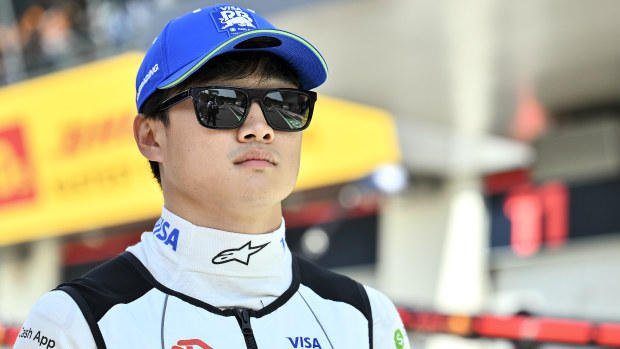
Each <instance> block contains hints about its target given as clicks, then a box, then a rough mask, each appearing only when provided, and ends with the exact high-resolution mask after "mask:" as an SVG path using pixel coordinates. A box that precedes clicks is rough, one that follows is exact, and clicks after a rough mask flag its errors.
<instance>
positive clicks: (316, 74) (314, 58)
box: [157, 29, 328, 90]
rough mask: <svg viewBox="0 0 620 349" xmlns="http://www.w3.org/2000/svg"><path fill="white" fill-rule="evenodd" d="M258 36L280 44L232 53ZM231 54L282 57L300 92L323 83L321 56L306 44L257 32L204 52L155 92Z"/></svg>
mask: <svg viewBox="0 0 620 349" xmlns="http://www.w3.org/2000/svg"><path fill="white" fill-rule="evenodd" d="M259 36H269V37H274V38H277V39H278V40H280V41H281V42H282V44H281V45H279V46H275V47H268V48H252V49H235V46H236V45H238V44H239V43H240V42H242V41H245V40H248V39H252V38H255V37H259ZM231 51H237V52H240V51H267V52H271V53H273V54H276V55H278V56H280V57H282V58H283V59H284V60H286V61H287V62H289V64H291V66H292V67H293V69H295V71H296V72H297V75H298V77H299V79H300V81H301V84H302V87H303V88H304V89H308V90H310V89H313V88H315V87H317V86H319V85H321V84H322V83H323V82H325V80H326V79H327V72H328V70H327V64H326V63H325V60H324V59H323V57H322V56H321V54H320V53H319V52H318V51H317V50H316V49H315V48H314V47H313V46H312V45H311V44H310V43H309V42H307V41H306V40H304V39H303V38H301V37H299V36H297V35H295V34H293V33H289V32H286V31H283V30H277V29H258V30H252V31H249V32H246V33H243V34H238V35H236V36H234V37H232V38H230V39H229V40H227V41H225V42H224V43H222V44H221V45H219V46H217V47H215V48H214V49H212V50H211V51H209V52H205V54H204V55H203V56H201V57H199V58H197V59H195V60H193V61H192V62H190V63H188V64H187V65H185V66H183V67H182V68H181V69H179V70H177V71H176V72H174V73H173V74H172V75H170V76H169V77H168V78H167V79H165V80H164V81H162V82H161V83H159V85H158V86H157V88H159V89H167V88H171V87H174V86H176V85H178V84H179V83H181V82H182V81H183V80H185V79H187V78H188V77H189V76H190V75H192V74H193V73H194V72H195V71H196V70H198V69H199V68H200V67H201V66H202V65H204V64H205V63H206V62H208V61H209V60H210V59H211V58H213V57H215V56H217V55H220V54H223V53H226V52H231Z"/></svg>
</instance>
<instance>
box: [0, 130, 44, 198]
mask: <svg viewBox="0 0 620 349" xmlns="http://www.w3.org/2000/svg"><path fill="white" fill-rule="evenodd" d="M35 196H36V188H35V183H34V175H33V169H32V161H31V159H30V156H29V154H28V152H27V149H26V144H25V142H24V135H23V130H22V128H21V126H19V125H14V126H11V127H8V128H4V129H0V207H2V206H5V205H8V204H13V203H16V202H22V201H30V200H32V199H34V197H35Z"/></svg>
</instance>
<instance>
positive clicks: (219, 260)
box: [211, 241, 269, 265]
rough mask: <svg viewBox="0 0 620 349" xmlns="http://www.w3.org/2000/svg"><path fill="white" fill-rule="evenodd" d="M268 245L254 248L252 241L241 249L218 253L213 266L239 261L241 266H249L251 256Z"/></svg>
mask: <svg viewBox="0 0 620 349" xmlns="http://www.w3.org/2000/svg"><path fill="white" fill-rule="evenodd" d="M267 245H269V243H266V244H262V245H258V246H252V241H248V242H247V243H246V244H245V245H243V246H241V247H239V248H231V249H228V250H224V251H222V252H220V253H218V254H217V256H215V257H213V259H212V260H211V262H212V263H213V264H223V263H228V262H232V261H237V262H239V263H241V264H245V265H248V264H249V263H250V256H252V255H253V254H257V253H258V252H259V251H260V250H262V249H263V248H265V246H267Z"/></svg>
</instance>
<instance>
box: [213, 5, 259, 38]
mask: <svg viewBox="0 0 620 349" xmlns="http://www.w3.org/2000/svg"><path fill="white" fill-rule="evenodd" d="M211 17H212V18H213V22H214V23H215V26H216V27H217V30H218V31H219V32H227V33H228V35H229V36H232V35H236V34H241V33H243V32H246V31H249V30H254V29H258V26H257V24H256V20H255V19H254V15H253V14H252V12H249V10H245V9H242V8H241V7H237V6H231V5H226V6H218V7H217V9H216V11H213V12H211Z"/></svg>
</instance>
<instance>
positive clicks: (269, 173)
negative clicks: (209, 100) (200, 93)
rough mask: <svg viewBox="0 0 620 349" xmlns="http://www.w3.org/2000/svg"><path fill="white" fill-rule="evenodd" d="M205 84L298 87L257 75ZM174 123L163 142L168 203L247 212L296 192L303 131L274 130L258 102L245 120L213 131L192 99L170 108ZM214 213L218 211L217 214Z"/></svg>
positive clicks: (163, 181) (162, 138) (164, 179)
mask: <svg viewBox="0 0 620 349" xmlns="http://www.w3.org/2000/svg"><path fill="white" fill-rule="evenodd" d="M200 85H203V86H204V85H220V86H237V87H249V88H278V87H283V88H285V87H288V88H294V87H295V86H293V85H292V84H291V83H289V82H286V81H283V80H279V79H271V80H266V81H260V78H259V77H258V76H254V75H253V76H250V77H248V78H245V79H241V80H217V81H208V82H204V83H201V84H200ZM168 116H169V120H170V124H169V126H168V127H167V128H165V129H164V131H165V132H164V134H163V135H162V136H161V139H160V141H159V143H160V147H161V155H162V160H161V165H160V166H161V167H160V168H161V177H162V189H163V192H164V199H165V201H166V206H169V204H173V205H175V206H178V205H179V204H181V205H184V206H189V207H186V208H181V209H190V210H204V209H208V210H214V211H218V210H223V211H225V210H244V209H251V208H261V207H263V208H268V207H274V206H276V205H277V206H278V208H279V204H280V201H282V200H283V199H284V198H285V197H286V196H288V195H289V194H290V192H291V191H292V189H293V187H294V185H295V182H296V180H297V174H298V172H299V159H300V151H301V140H302V133H301V132H280V131H274V130H273V129H272V128H271V127H270V126H269V125H268V124H267V121H266V120H265V117H264V115H263V112H262V110H261V108H260V106H259V105H258V103H257V102H253V104H252V106H251V108H250V110H249V112H248V115H247V117H246V120H245V122H244V123H243V125H241V127H239V128H237V129H233V130H214V129H209V128H205V127H203V126H201V125H200V124H199V123H198V121H197V120H196V115H195V112H194V107H193V102H192V99H191V98H188V99H186V100H184V101H183V102H181V103H179V104H177V105H175V106H173V107H171V108H170V109H168ZM213 213H215V212H213Z"/></svg>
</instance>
